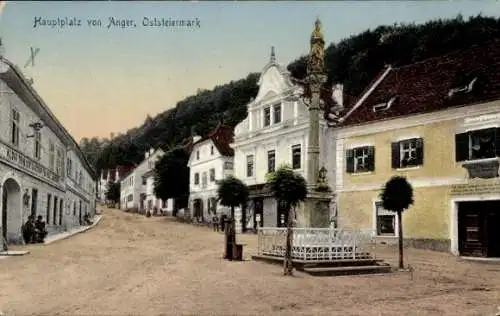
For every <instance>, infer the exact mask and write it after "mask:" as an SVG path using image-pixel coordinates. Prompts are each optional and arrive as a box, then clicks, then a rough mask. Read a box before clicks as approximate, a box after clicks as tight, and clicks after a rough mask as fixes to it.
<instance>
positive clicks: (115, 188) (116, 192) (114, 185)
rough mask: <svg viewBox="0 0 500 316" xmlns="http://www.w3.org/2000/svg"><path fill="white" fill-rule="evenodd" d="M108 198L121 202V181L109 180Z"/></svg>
mask: <svg viewBox="0 0 500 316" xmlns="http://www.w3.org/2000/svg"><path fill="white" fill-rule="evenodd" d="M106 200H108V201H112V202H113V203H115V204H116V203H119V202H120V182H113V181H109V182H108V183H107V185H106Z"/></svg>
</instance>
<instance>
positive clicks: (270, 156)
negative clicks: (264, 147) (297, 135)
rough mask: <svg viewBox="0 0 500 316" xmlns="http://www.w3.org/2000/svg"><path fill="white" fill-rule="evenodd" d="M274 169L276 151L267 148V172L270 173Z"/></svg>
mask: <svg viewBox="0 0 500 316" xmlns="http://www.w3.org/2000/svg"><path fill="white" fill-rule="evenodd" d="M275 170H276V151H274V150H269V151H268V152H267V172H268V173H271V172H274V171H275Z"/></svg>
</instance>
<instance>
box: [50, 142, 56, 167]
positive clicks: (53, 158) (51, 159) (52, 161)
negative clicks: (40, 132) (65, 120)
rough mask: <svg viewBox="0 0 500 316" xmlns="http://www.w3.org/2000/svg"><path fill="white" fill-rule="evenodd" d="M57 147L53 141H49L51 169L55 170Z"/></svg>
mask: <svg viewBox="0 0 500 316" xmlns="http://www.w3.org/2000/svg"><path fill="white" fill-rule="evenodd" d="M55 151H56V148H55V146H54V143H53V142H50V143H49V169H50V170H52V171H54V170H55V167H56V166H55V160H56V156H55V155H56V153H55Z"/></svg>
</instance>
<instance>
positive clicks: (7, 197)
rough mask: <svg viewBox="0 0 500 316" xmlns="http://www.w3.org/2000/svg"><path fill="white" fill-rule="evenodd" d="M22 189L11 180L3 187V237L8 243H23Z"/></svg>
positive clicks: (6, 181)
mask: <svg viewBox="0 0 500 316" xmlns="http://www.w3.org/2000/svg"><path fill="white" fill-rule="evenodd" d="M21 207H22V206H21V187H20V186H19V184H18V183H17V182H16V180H14V179H12V178H9V179H7V180H5V182H4V183H3V186H2V237H3V238H5V240H7V242H8V243H21V240H22V238H21V225H22V220H23V219H22V218H21Z"/></svg>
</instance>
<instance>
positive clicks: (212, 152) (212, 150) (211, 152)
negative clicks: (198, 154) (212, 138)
mask: <svg viewBox="0 0 500 316" xmlns="http://www.w3.org/2000/svg"><path fill="white" fill-rule="evenodd" d="M213 154H214V146H210V155H213Z"/></svg>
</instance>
